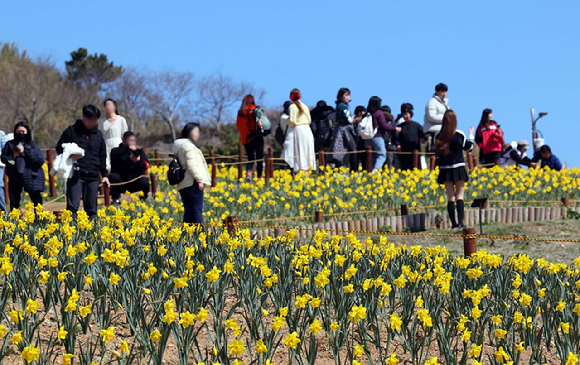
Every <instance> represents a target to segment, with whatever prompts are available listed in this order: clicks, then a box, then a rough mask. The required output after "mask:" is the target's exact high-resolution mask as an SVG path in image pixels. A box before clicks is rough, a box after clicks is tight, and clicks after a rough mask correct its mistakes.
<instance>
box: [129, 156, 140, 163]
mask: <svg viewBox="0 0 580 365" xmlns="http://www.w3.org/2000/svg"><path fill="white" fill-rule="evenodd" d="M129 159H130V160H131V161H133V162H134V163H135V162H139V161H141V156H135V155H133V154H131V155H130V156H129Z"/></svg>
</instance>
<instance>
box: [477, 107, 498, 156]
mask: <svg viewBox="0 0 580 365" xmlns="http://www.w3.org/2000/svg"><path fill="white" fill-rule="evenodd" d="M475 142H476V143H477V145H478V146H479V161H480V162H481V163H482V164H484V165H493V164H496V163H497V161H499V160H500V159H501V155H502V151H503V144H504V139H503V131H502V130H501V128H500V126H499V124H497V123H496V121H495V120H493V111H492V110H491V109H484V110H483V113H482V114H481V120H480V121H479V126H477V133H476V135H475ZM489 167H491V166H489Z"/></svg>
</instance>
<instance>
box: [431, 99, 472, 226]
mask: <svg viewBox="0 0 580 365" xmlns="http://www.w3.org/2000/svg"><path fill="white" fill-rule="evenodd" d="M474 131H475V130H474V128H473V127H471V128H469V137H466V136H465V134H464V133H463V132H462V131H460V130H458V129H457V115H456V114H455V112H454V111H453V110H451V109H450V110H447V111H446V112H445V114H444V116H443V120H442V124H441V130H440V131H439V133H437V134H436V135H435V154H436V157H437V165H438V166H439V177H438V178H437V182H438V183H439V184H444V185H445V191H446V192H447V213H448V214H449V219H450V220H451V224H452V227H453V228H464V227H465V225H464V224H463V216H464V202H463V194H464V190H465V182H466V181H468V180H469V178H468V176H467V172H466V171H465V160H464V158H463V151H467V152H469V151H471V150H472V149H473V133H474ZM456 205H457V219H455V206H456Z"/></svg>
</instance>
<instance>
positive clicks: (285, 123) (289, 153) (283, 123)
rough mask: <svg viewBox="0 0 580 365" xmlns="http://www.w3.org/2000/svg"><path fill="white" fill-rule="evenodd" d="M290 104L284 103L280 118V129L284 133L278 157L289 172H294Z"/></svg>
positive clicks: (289, 102)
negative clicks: (285, 164)
mask: <svg viewBox="0 0 580 365" xmlns="http://www.w3.org/2000/svg"><path fill="white" fill-rule="evenodd" d="M292 104H293V103H292V101H286V102H285V103H284V111H283V112H282V115H281V116H280V128H282V130H283V131H284V145H283V146H282V147H283V149H282V154H281V155H280V157H282V158H283V159H284V161H285V162H286V163H287V164H288V167H290V170H294V127H292V126H291V125H290V123H289V119H290V105H292Z"/></svg>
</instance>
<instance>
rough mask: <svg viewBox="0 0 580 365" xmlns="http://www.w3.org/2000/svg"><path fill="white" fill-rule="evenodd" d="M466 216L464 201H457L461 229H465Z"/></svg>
mask: <svg viewBox="0 0 580 365" xmlns="http://www.w3.org/2000/svg"><path fill="white" fill-rule="evenodd" d="M464 215H465V210H464V204H463V199H461V200H458V201H457V221H458V223H459V228H465V224H463V217H464Z"/></svg>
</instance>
